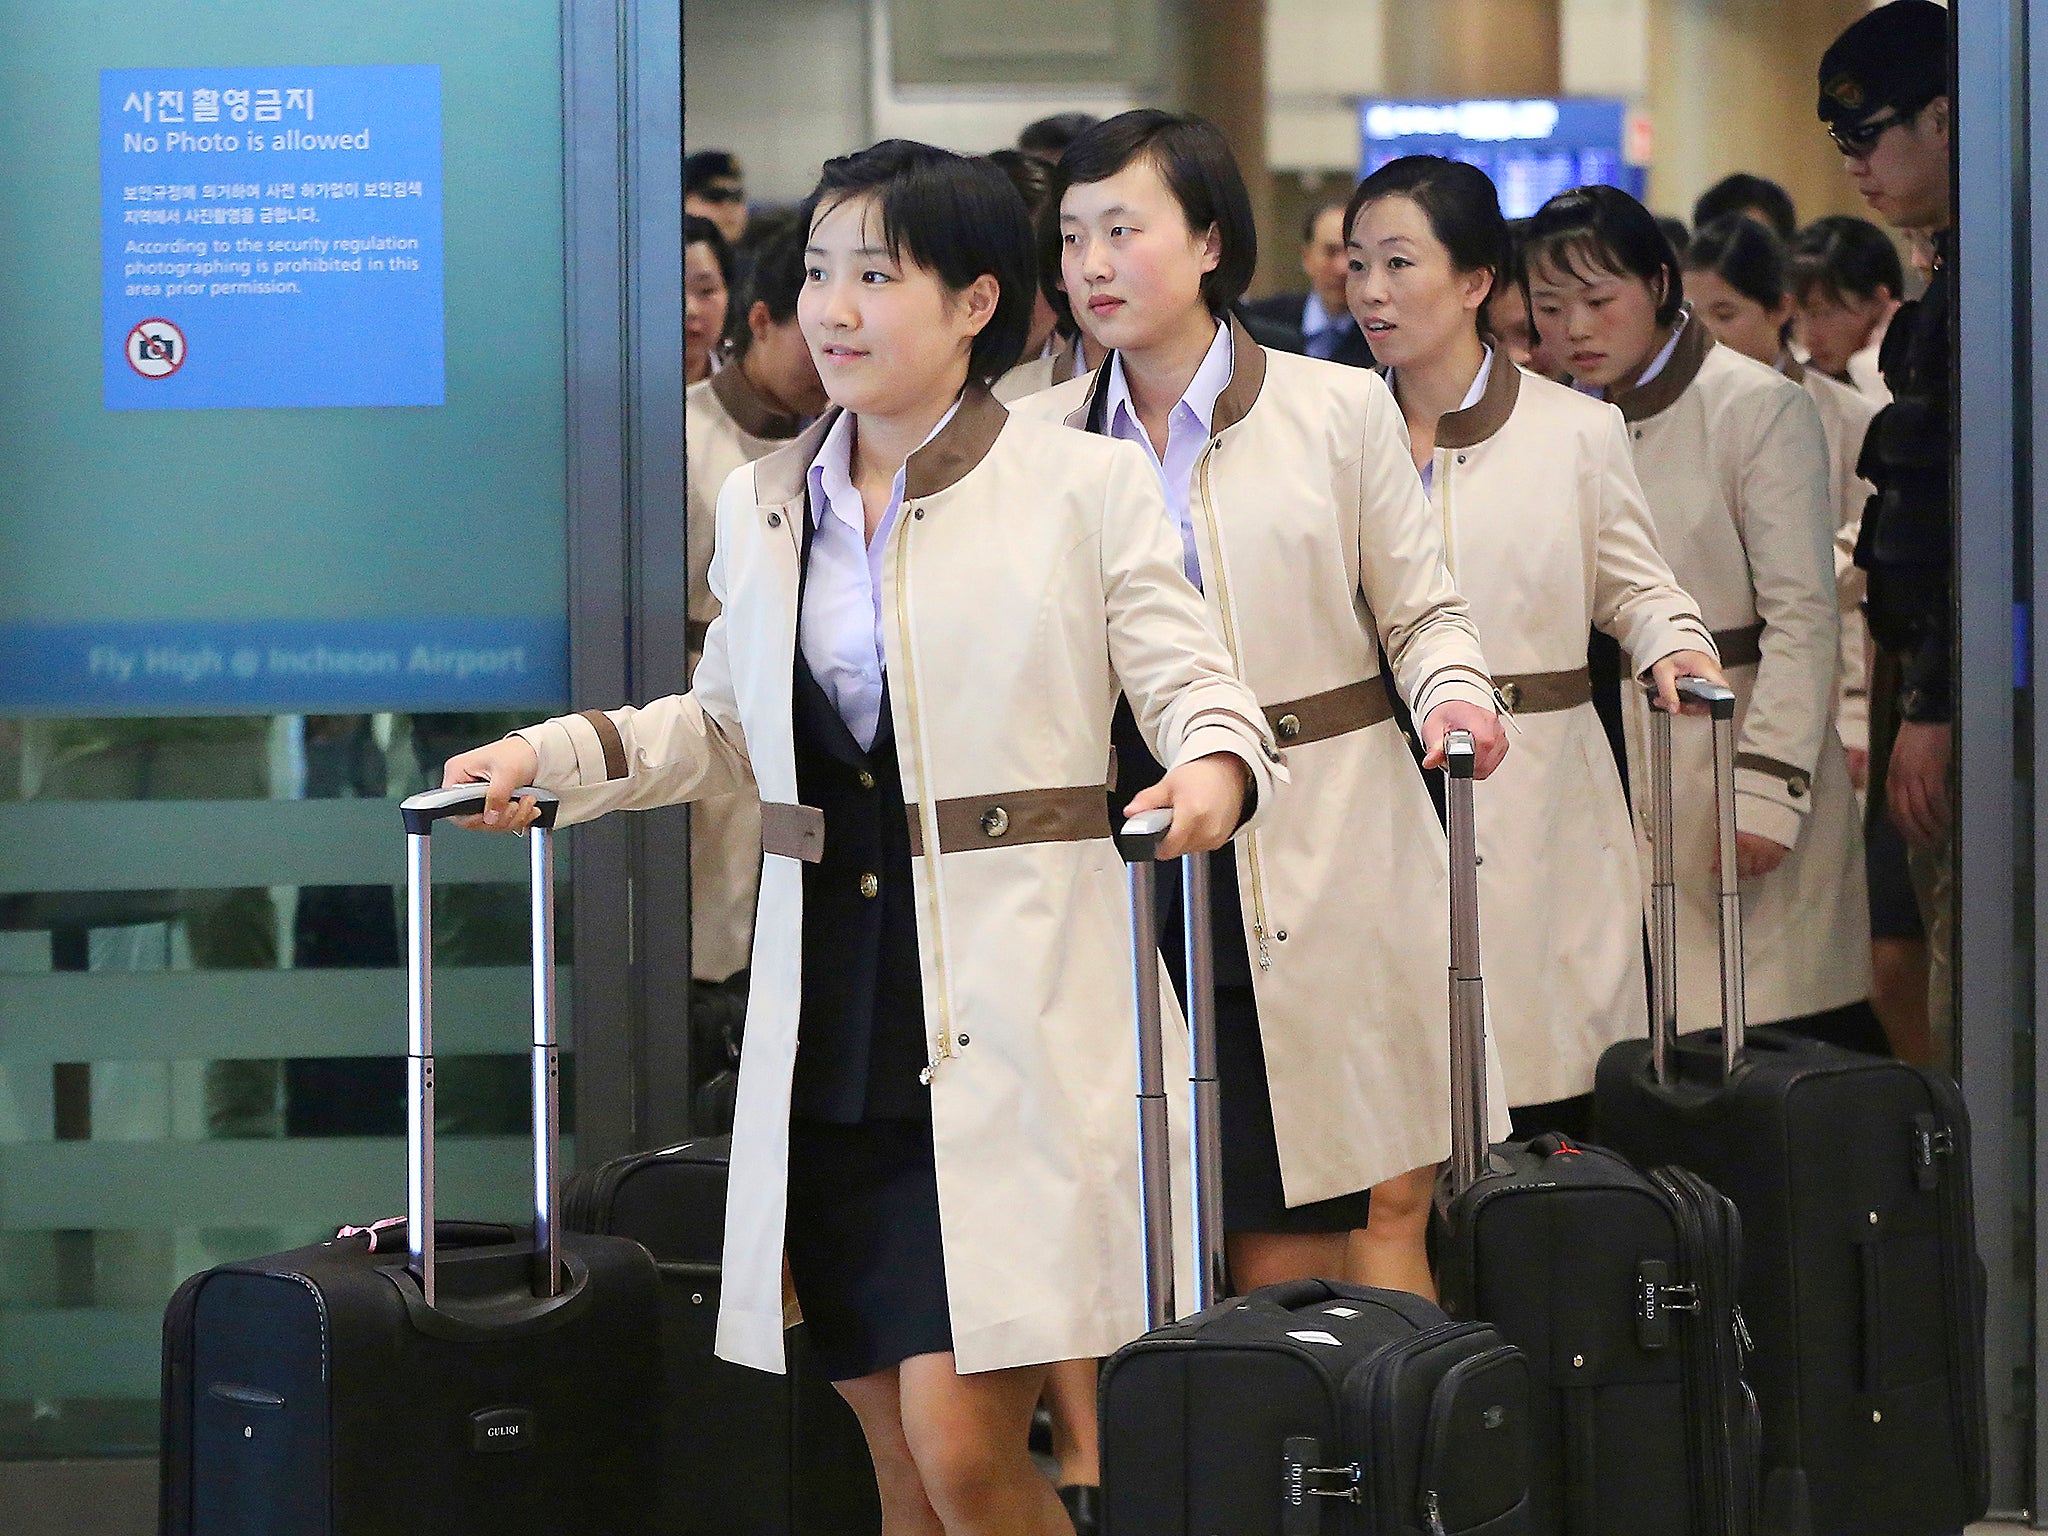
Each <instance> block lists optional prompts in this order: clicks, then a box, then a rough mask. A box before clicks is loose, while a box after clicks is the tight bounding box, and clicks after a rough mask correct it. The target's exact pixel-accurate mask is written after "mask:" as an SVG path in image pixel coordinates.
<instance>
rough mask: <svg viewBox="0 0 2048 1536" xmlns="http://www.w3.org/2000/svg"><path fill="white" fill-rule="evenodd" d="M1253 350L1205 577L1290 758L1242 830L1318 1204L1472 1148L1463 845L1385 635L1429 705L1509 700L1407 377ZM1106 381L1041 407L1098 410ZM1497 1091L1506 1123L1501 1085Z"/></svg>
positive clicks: (1302, 1170)
mask: <svg viewBox="0 0 2048 1536" xmlns="http://www.w3.org/2000/svg"><path fill="white" fill-rule="evenodd" d="M1233 347H1234V357H1235V367H1234V371H1233V374H1232V377H1231V380H1230V383H1229V385H1228V386H1227V387H1226V388H1225V389H1224V391H1223V393H1222V394H1221V396H1219V397H1218V399H1217V402H1216V411H1215V416H1214V419H1213V421H1212V422H1211V439H1212V440H1211V442H1210V444H1209V447H1208V448H1207V449H1206V450H1205V451H1204V452H1203V455H1202V458H1201V460H1200V462H1199V464H1198V465H1197V467H1196V469H1195V476H1194V495H1193V497H1192V509H1193V514H1194V522H1195V538H1196V543H1197V549H1198V553H1199V555H1200V559H1201V570H1202V574H1203V589H1204V596H1205V598H1206V600H1207V602H1208V605H1209V609H1210V612H1211V613H1212V614H1214V615H1215V617H1216V620H1217V623H1218V624H1219V626H1220V627H1221V629H1222V631H1223V636H1224V639H1225V641H1226V642H1227V643H1228V645H1229V647H1230V653H1231V655H1232V657H1233V658H1234V659H1235V661H1236V662H1237V666H1238V671H1239V675H1241V676H1242V677H1243V678H1244V680H1245V681H1246V682H1247V683H1249V684H1250V685H1251V687H1252V690H1253V691H1254V692H1255V693H1256V694H1257V695H1258V697H1259V701H1260V703H1261V704H1262V705H1263V706H1264V708H1265V712H1266V718H1267V720H1268V721H1269V722H1271V723H1272V725H1273V727H1274V729H1275V731H1276V733H1277V734H1278V736H1279V738H1280V745H1281V747H1282V749H1283V750H1284V752H1285V754H1286V758H1287V765H1288V769H1289V773H1290V775H1291V778H1290V782H1289V786H1288V790H1287V793H1286V795H1285V796H1283V797H1282V799H1281V801H1280V803H1279V804H1278V805H1276V806H1274V807H1273V812H1272V815H1271V816H1269V817H1267V818H1266V821H1265V823H1264V825H1263V827H1262V828H1261V829H1260V830H1259V831H1257V832H1255V833H1250V834H1247V835H1245V836H1241V837H1239V838H1238V839H1237V842H1236V850H1237V874H1238V888H1239V890H1240V892H1241V893H1242V895H1243V908H1244V920H1245V930H1246V931H1245V935H1244V942H1245V945H1246V949H1247V953H1248V954H1249V956H1250V958H1251V960H1252V985H1253V990H1254V993H1255V995H1256V997H1257V1000H1258V1012H1259V1031H1260V1038H1261V1040H1262V1041H1263V1043H1264V1046H1265V1054H1266V1076H1267V1081H1268V1085H1269V1087H1270V1089H1271V1093H1272V1103H1273V1127H1274V1132H1275V1140H1276V1141H1277V1142H1278V1145H1279V1152H1280V1174H1281V1181H1282V1184H1283V1186H1284V1189H1285V1192H1286V1197H1287V1201H1288V1203H1289V1204H1290V1205H1301V1204H1304V1203H1306V1202H1308V1201H1311V1200H1324V1199H1328V1198H1330V1197H1332V1196H1336V1195H1343V1194H1350V1193H1352V1192H1353V1191H1356V1190H1360V1189H1365V1188H1368V1187H1370V1186H1371V1185H1374V1184H1377V1183H1379V1182H1380V1181H1381V1180H1383V1179H1387V1178H1390V1177H1392V1176H1393V1175H1395V1174H1399V1173H1405V1172H1407V1171H1408V1170H1410V1169H1413V1168H1420V1167H1423V1166H1425V1165H1427V1164H1431V1163H1436V1162H1440V1161H1442V1160H1443V1159H1444V1158H1445V1157H1446V1156H1447V1155H1448V1154H1449V1152H1450V1028H1449V1023H1448V1020H1447V1017H1446V1013H1447V1009H1446V1001H1445V999H1446V992H1445V976H1446V974H1447V968H1448V965H1449V958H1450V916H1449V900H1450V897H1449V886H1448V865H1447V859H1446V853H1445V849H1444V838H1443V832H1442V829H1441V827H1440V825H1439V824H1438V822H1437V819H1436V814H1435V811H1434V809H1433V808H1432V807H1431V805H1430V800H1429V794H1428V791H1427V789H1426V787H1425V786H1424V784H1423V782H1422V778H1421V776H1420V775H1419V774H1418V773H1417V772H1416V769H1415V760H1414V758H1413V757H1412V756H1410V754H1409V751H1408V744H1407V742H1406V741H1405V740H1404V739H1403V737H1402V735H1401V732H1400V728H1399V727H1398V726H1397V725H1396V724H1395V723H1394V721H1393V720H1392V719H1391V718H1390V716H1389V713H1388V700H1387V692H1386V683H1385V682H1384V681H1383V680H1382V678H1381V676H1380V668H1379V658H1378V651H1377V645H1378V642H1380V641H1382V640H1383V641H1384V642H1385V644H1386V648H1387V654H1388V655H1389V656H1390V657H1391V658H1392V660H1393V665H1394V672H1395V677H1396V679H1397V681H1398V684H1399V687H1400V690H1401V695H1402V697H1403V698H1404V699H1406V700H1407V701H1408V702H1409V706H1410V708H1411V709H1412V710H1413V711H1414V714H1415V718H1416V719H1417V720H1421V719H1422V718H1424V717H1425V716H1426V715H1428V713H1429V712H1430V711H1431V710H1432V709H1434V708H1436V706H1437V705H1439V704H1441V703H1443V702H1444V701H1446V700H1448V699H1463V700H1466V701H1468V702H1471V703H1474V704H1479V705H1481V706H1482V707H1484V708H1488V709H1491V708H1492V707H1493V684H1492V682H1491V681H1490V680H1489V679H1488V677H1487V675H1486V670H1485V668H1486V659H1485V657H1484V656H1483V655H1482V654H1481V652H1480V647H1479V640H1478V636H1477V635H1476V634H1474V632H1473V629H1472V621H1471V619H1470V617H1469V616H1468V615H1467V613H1466V610H1465V603H1464V599H1463V598H1461V597H1459V595H1458V593H1457V589H1456V588H1455V587H1453V586H1452V585H1451V579H1450V576H1449V574H1448V573H1447V572H1446V570H1445V569H1444V554H1443V536H1442V534H1441V532H1440V531H1439V529H1438V527H1437V523H1436V519H1435V518H1433V517H1432V516H1431V515H1430V511H1429V502H1428V499H1427V498H1426V497H1425V496H1424V495H1423V491H1422V480H1421V477H1420V476H1418V475H1417V474H1416V473H1415V464H1414V461H1413V460H1412V459H1411V458H1410V457H1409V453H1408V434H1407V429H1406V427H1405V426H1404V425H1403V424H1402V421H1401V414H1400V411H1399V409H1398V408H1397V407H1396V406H1395V404H1394V397H1393V396H1392V395H1391V394H1390V393H1389V392H1388V390H1387V386H1386V383H1385V381H1383V380H1382V379H1381V378H1380V377H1379V375H1377V374H1375V373H1372V372H1370V371H1368V370H1366V369H1362V368H1349V367H1345V366H1343V365H1341V364H1338V363H1326V362H1321V361H1319V360H1317V359H1314V358H1305V357H1297V356H1294V355H1292V354H1290V353H1274V352H1267V351H1265V350H1264V349H1262V348H1261V347H1260V346H1259V345H1258V343H1256V342H1255V341H1253V340H1252V339H1251V337H1250V336H1249V335H1248V334H1246V332H1245V331H1244V329H1243V327H1242V326H1235V327H1234V329H1233ZM1107 379H1108V371H1107V370H1106V369H1104V370H1101V371H1099V372H1097V373H1094V374H1090V375H1088V376H1087V377H1086V378H1082V379H1077V380H1075V381H1073V382H1072V383H1070V384H1063V385H1061V386H1060V387H1059V388H1057V389H1052V390H1048V391H1047V392H1045V393H1044V394H1042V395H1035V396H1033V397H1031V398H1030V399H1029V400H1027V401H1024V402H1021V403H1020V404H1019V406H1018V410H1019V411H1020V412H1028V413H1030V414H1033V415H1037V416H1042V417H1046V418H1049V419H1054V420H1063V421H1065V422H1066V423H1067V424H1068V425H1069V426H1074V427H1082V428H1084V429H1085V427H1086V426H1087V423H1088V421H1089V419H1090V412H1091V411H1092V410H1093V409H1094V408H1095V405H1096V402H1097V395H1098V393H1099V392H1100V391H1101V390H1102V389H1104V388H1105V387H1106V381H1107ZM1140 461H1141V462H1144V460H1143V457H1142V455H1141V458H1140ZM1168 531H1169V536H1171V537H1175V538H1178V530H1175V529H1171V528H1169V530H1168ZM1496 1081H1497V1078H1496ZM1492 1103H1493V1105H1494V1107H1495V1109H1496V1110H1497V1111H1498V1113H1497V1115H1496V1117H1495V1120H1496V1124H1495V1126H1494V1131H1495V1134H1496V1136H1501V1137H1504V1136H1505V1135H1506V1134H1507V1118H1506V1106H1505V1103H1504V1096H1503V1094H1502V1093H1501V1092H1500V1091H1499V1090H1498V1088H1496V1091H1495V1092H1494V1094H1493V1096H1492Z"/></svg>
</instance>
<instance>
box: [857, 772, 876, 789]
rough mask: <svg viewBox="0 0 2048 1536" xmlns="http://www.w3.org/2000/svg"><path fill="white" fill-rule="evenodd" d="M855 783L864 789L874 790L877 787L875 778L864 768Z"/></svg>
mask: <svg viewBox="0 0 2048 1536" xmlns="http://www.w3.org/2000/svg"><path fill="white" fill-rule="evenodd" d="M854 782H856V783H857V784H859V785H860V787H861V788H862V789H873V788H874V787H875V776H874V775H873V774H872V773H869V772H868V771H867V770H866V769H865V768H863V769H862V770H861V771H860V773H859V775H858V776H857V777H856V779H855V781H854Z"/></svg>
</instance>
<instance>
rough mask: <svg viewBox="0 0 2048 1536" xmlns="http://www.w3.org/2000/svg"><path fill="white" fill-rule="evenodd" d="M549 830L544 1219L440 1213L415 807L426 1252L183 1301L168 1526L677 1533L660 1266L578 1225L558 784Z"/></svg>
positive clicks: (544, 933) (297, 1265)
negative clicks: (556, 850)
mask: <svg viewBox="0 0 2048 1536" xmlns="http://www.w3.org/2000/svg"><path fill="white" fill-rule="evenodd" d="M522 793H531V794H536V795H538V797H539V798H540V799H541V800H542V802H543V806H544V817H543V820H542V823H541V824H540V825H538V826H536V827H535V828H534V830H533V833H532V874H533V880H534V900H533V928H534V958H533V964H534V1035H533V1098H534V1148H535V1165H534V1188H535V1213H534V1226H533V1229H532V1231H531V1232H527V1231H524V1230H519V1231H515V1230H514V1229H512V1228H509V1227H489V1226H481V1225H476V1224H465V1223H457V1222H442V1223H438V1224H437V1223H436V1221H435V1219H434V1162H435V1159H434V1048H433V1019H432V992H431V987H432V981H431V976H430V972H429V966H428V956H429V955H430V954H431V939H430V934H429V931H428V925H429V911H430V908H429V888H428V876H429V859H430V834H431V832H432V827H433V823H434V822H435V821H436V820H438V819H440V818H442V817H445V816H451V815H459V814H463V813H465V812H470V811H476V810H480V809H481V808H482V804H483V793H482V788H481V786H478V787H476V788H475V789H473V790H455V791H437V792H435V793H432V794H427V795H416V796H414V797H413V798H412V799H411V800H408V801H407V802H406V803H405V806H404V819H405V827H406V832H407V834H408V835H407V846H408V850H409V855H410V856H409V859H408V865H407V875H408V886H409V908H410V913H411V923H410V948H409V952H408V964H409V969H410V983H409V995H410V1012H411V1042H410V1053H409V1056H410V1068H409V1072H408V1078H409V1084H410V1091H409V1093H408V1095H407V1097H408V1125H407V1132H408V1134H407V1159H406V1161H407V1176H408V1185H409V1188H408V1192H407V1194H408V1198H407V1222H406V1228H405V1232H406V1241H405V1245H404V1250H403V1251H400V1252H395V1253H386V1252H381V1251H379V1250H378V1247H377V1242H376V1240H377V1238H378V1237H380V1236H382V1233H362V1234H358V1235H356V1236H353V1237H348V1238H342V1239H337V1240H336V1241H334V1242H329V1243H321V1244H318V1245H316V1246H313V1247H310V1248H301V1249H298V1250H296V1251H294V1252H291V1253H283V1254H277V1255H274V1256H272V1257H270V1258H263V1259H251V1260H249V1261H247V1262H245V1263H239V1264H228V1265H224V1266H222V1267H221V1268H218V1269H213V1270H209V1271H207V1272H206V1273H204V1274H201V1275H198V1276H195V1277H194V1278H192V1279H191V1280H188V1281H186V1282H185V1284H184V1285H183V1286H182V1287H180V1289H179V1291H178V1293H177V1295H176V1296H175V1297H174V1298H173V1299H172V1301H171V1305H170V1309H169V1311H168V1312H167V1314H166V1316H165V1320H164V1371H163V1461H162V1504H161V1514H160V1520H159V1529H160V1530H161V1531H162V1532H163V1533H164V1536H416V1533H418V1532H422V1531H431V1532H434V1533H435V1536H563V1533H574V1536H620V1533H644V1536H653V1533H654V1531H655V1529H656V1526H655V1511H654V1506H653V1500H652V1497H651V1492H652V1489H653V1488H654V1486H655V1483H656V1480H657V1477H658V1475H659V1455H660V1440H659V1436H658V1434H657V1428H658V1426H657V1413H658V1406H659V1401H660V1399H659V1378H658V1374H657V1369H656V1359H655V1344H656V1339H657V1336H658V1335H657V1328H658V1323H657V1287H658V1281H657V1278H656V1274H655V1269H654V1264H653V1262H652V1260H650V1259H649V1258H648V1256H647V1253H646V1250H644V1249H643V1248H641V1247H640V1246H639V1245H638V1244H636V1243H630V1242H626V1241H623V1240H621V1239H618V1238H607V1237H564V1236H561V1235H560V1234H559V1233H558V1231H557V1225H556V1220H555V1216H556V1196H557V1189H558V1185H559V1173H558V1169H557V1164H556V1157H557V1152H558V1129H559V1126H558V1116H557V1107H558V1102H559V1082H560V1060H559V1055H558V1051H557V1047H556V1044H555V1032H554V889H553V884H552V879H551V871H552V852H551V847H550V845H551V843H552V841H553V839H552V836H551V834H550V833H549V832H548V831H547V830H546V829H547V827H549V826H551V825H552V822H553V800H554V797H553V796H552V795H548V794H546V793H545V792H541V791H522Z"/></svg>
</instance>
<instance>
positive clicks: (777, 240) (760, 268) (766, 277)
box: [732, 219, 808, 357]
mask: <svg viewBox="0 0 2048 1536" xmlns="http://www.w3.org/2000/svg"><path fill="white" fill-rule="evenodd" d="M807 234H808V230H806V229H805V227H804V226H802V225H800V224H798V223H797V222H796V221H795V220H794V219H784V220H783V221H782V227H781V228H779V229H777V230H776V231H775V232H774V233H773V234H771V235H770V236H769V237H768V238H767V239H766V240H764V241H762V242H761V243H760V244H759V245H757V246H755V247H754V264H753V270H752V271H751V272H749V273H748V274H747V292H746V302H744V303H743V304H739V305H736V306H735V308H736V309H737V311H738V314H739V324H738V326H737V327H735V328H734V330H733V340H732V345H733V355H734V356H735V357H745V356H746V355H747V352H748V349H749V348H751V347H752V346H753V344H754V328H753V326H752V325H750V324H749V323H748V322H747V316H748V315H750V314H751V313H752V312H753V309H754V306H755V305H756V304H766V305H767V306H768V318H769V319H770V320H772V321H774V322H775V323H776V324H777V325H783V324H786V323H787V322H788V321H790V320H791V319H793V318H795V316H796V301H797V296H798V295H799V294H801V293H802V292H803V289H804V270H805V267H806V265H807V264H806V263H805V261H804V241H805V237H806V235H807Z"/></svg>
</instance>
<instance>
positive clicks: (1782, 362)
mask: <svg viewBox="0 0 2048 1536" xmlns="http://www.w3.org/2000/svg"><path fill="white" fill-rule="evenodd" d="M1778 372H1780V373H1782V374H1783V375H1785V377H1786V378H1788V379H1790V380H1791V381H1792V382H1793V383H1794V384H1797V385H1800V386H1801V387H1804V385H1805V383H1806V364H1804V363H1802V362H1801V361H1799V359H1798V358H1796V357H1794V356H1793V355H1792V352H1791V349H1790V348H1789V347H1788V348H1787V349H1786V350H1785V351H1783V352H1780V353H1779V354H1778Z"/></svg>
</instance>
